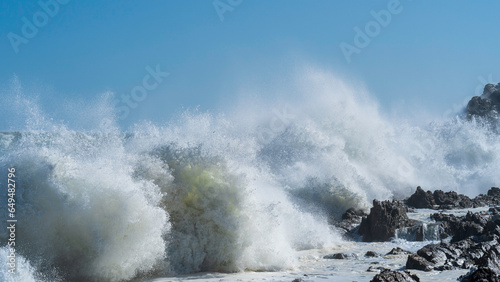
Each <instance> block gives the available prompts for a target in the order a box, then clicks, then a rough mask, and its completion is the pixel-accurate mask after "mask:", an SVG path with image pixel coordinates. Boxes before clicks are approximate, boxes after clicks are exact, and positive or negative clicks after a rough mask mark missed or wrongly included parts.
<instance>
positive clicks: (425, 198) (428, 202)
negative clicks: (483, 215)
mask: <svg viewBox="0 0 500 282" xmlns="http://www.w3.org/2000/svg"><path fill="white" fill-rule="evenodd" d="M406 204H407V205H408V206H410V207H414V208H417V209H441V210H449V209H465V208H476V207H484V206H488V205H490V206H491V205H500V188H498V187H491V189H490V190H489V191H488V194H487V195H483V194H480V195H478V196H477V197H475V198H474V199H471V198H469V197H467V196H465V195H463V194H458V193H457V192H455V191H450V192H443V191H441V190H435V191H434V192H431V191H424V190H423V189H422V188H421V187H420V186H418V187H417V190H416V191H415V193H413V194H412V195H411V196H410V197H409V198H408V199H407V200H406Z"/></svg>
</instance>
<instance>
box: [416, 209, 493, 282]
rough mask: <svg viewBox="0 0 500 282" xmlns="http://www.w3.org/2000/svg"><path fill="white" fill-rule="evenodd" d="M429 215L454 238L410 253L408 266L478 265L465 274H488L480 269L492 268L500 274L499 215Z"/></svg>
mask: <svg viewBox="0 0 500 282" xmlns="http://www.w3.org/2000/svg"><path fill="white" fill-rule="evenodd" d="M496 210H497V209H493V211H496ZM431 217H432V218H433V219H436V220H440V221H442V226H443V229H444V232H446V233H447V234H449V235H450V236H453V237H452V239H451V241H450V243H446V242H441V243H440V244H429V245H426V246H424V247H423V248H421V249H420V250H418V251H417V255H409V256H408V260H407V268H408V269H419V270H429V269H433V270H448V269H453V268H471V267H477V268H478V270H477V271H478V272H477V273H475V274H473V273H472V272H471V273H470V274H469V276H467V277H475V276H474V275H476V276H478V275H486V274H488V273H489V272H485V271H484V269H483V270H481V268H487V269H489V270H493V271H494V272H495V273H496V274H495V275H498V274H500V215H495V214H492V213H486V212H484V213H479V212H478V213H472V212H468V213H467V215H465V216H462V217H457V216H454V215H445V214H442V213H436V214H433V215H432V216H431ZM488 275H489V274H488ZM464 279H466V278H465V277H464ZM467 279H472V278H467ZM464 281H476V280H464Z"/></svg>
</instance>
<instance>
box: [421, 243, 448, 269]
mask: <svg viewBox="0 0 500 282" xmlns="http://www.w3.org/2000/svg"><path fill="white" fill-rule="evenodd" d="M447 253H449V254H450V255H451V253H450V252H449V250H447V249H446V248H444V247H443V246H441V244H430V245H426V246H424V247H423V248H421V249H420V250H418V251H417V255H419V256H421V257H422V258H424V259H426V260H427V261H428V262H431V263H432V264H433V265H434V266H436V265H437V266H439V265H444V264H445V263H446V260H447V259H448V256H447V255H446V254H447Z"/></svg>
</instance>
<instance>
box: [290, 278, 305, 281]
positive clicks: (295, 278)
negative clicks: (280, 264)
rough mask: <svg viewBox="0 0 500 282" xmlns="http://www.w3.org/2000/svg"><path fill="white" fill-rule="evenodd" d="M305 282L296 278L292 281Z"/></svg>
mask: <svg viewBox="0 0 500 282" xmlns="http://www.w3.org/2000/svg"><path fill="white" fill-rule="evenodd" d="M303 281H304V279H302V278H295V279H293V280H292V282H303Z"/></svg>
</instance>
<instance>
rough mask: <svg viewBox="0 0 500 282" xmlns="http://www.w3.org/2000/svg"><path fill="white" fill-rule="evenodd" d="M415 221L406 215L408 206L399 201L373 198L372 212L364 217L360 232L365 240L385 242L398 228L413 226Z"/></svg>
mask: <svg viewBox="0 0 500 282" xmlns="http://www.w3.org/2000/svg"><path fill="white" fill-rule="evenodd" d="M414 224H415V222H414V221H413V220H410V219H409V218H408V216H407V215H406V207H405V206H404V205H403V204H402V203H401V202H398V201H392V202H390V201H383V202H379V201H377V200H373V207H372V208H371V209H370V214H369V215H368V216H367V217H366V218H363V220H362V221H361V224H360V226H359V230H358V233H359V234H360V235H363V241H365V242H374V241H378V242H381V241H382V242H383V241H387V240H389V239H390V238H392V237H394V236H395V235H396V229H398V228H402V227H409V226H413V225H414Z"/></svg>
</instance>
